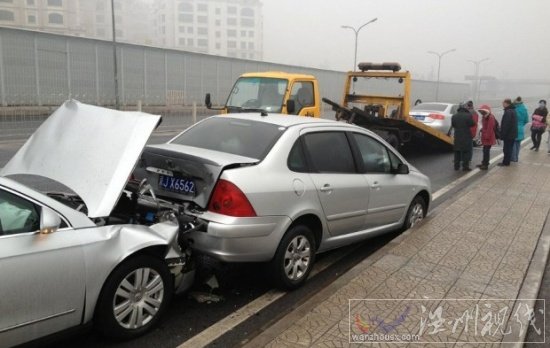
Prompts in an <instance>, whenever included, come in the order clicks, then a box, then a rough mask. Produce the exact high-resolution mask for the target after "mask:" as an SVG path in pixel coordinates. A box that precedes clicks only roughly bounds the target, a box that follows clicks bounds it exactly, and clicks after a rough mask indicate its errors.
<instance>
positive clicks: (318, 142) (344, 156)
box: [304, 132, 356, 173]
mask: <svg viewBox="0 0 550 348" xmlns="http://www.w3.org/2000/svg"><path fill="white" fill-rule="evenodd" d="M304 143H305V146H306V149H307V153H308V154H309V156H310V158H311V163H312V165H313V167H314V168H315V170H316V171H317V172H320V173H356V169H355V163H354V161H353V155H352V153H351V148H350V146H349V142H348V138H347V136H346V134H345V133H344V132H319V133H309V134H306V135H305V136H304Z"/></svg>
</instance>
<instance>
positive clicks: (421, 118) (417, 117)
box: [414, 115, 426, 121]
mask: <svg viewBox="0 0 550 348" xmlns="http://www.w3.org/2000/svg"><path fill="white" fill-rule="evenodd" d="M414 118H415V119H417V120H419V121H424V119H425V118H426V116H420V115H414Z"/></svg>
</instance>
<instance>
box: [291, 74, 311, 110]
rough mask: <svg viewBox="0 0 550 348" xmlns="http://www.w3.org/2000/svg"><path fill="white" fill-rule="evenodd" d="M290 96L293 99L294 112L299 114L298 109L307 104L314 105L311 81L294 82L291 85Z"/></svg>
mask: <svg viewBox="0 0 550 348" xmlns="http://www.w3.org/2000/svg"><path fill="white" fill-rule="evenodd" d="M290 98H291V99H292V100H294V101H295V105H296V109H295V110H294V114H296V115H297V114H299V113H300V111H301V110H302V109H303V108H305V107H308V106H314V105H315V102H314V101H315V98H314V97H313V83H311V82H295V83H294V84H293V85H292V91H291V92H290Z"/></svg>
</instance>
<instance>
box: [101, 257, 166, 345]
mask: <svg viewBox="0 0 550 348" xmlns="http://www.w3.org/2000/svg"><path fill="white" fill-rule="evenodd" d="M171 279H172V278H171V274H170V270H169V269H168V266H167V265H166V264H165V263H164V261H162V260H160V259H157V258H154V257H152V256H148V255H140V256H136V257H132V258H130V259H128V260H126V261H124V262H123V263H121V264H120V265H119V266H118V267H117V268H116V269H115V270H114V271H113V273H111V275H110V276H109V278H107V281H106V282H105V284H104V286H103V290H102V291H101V295H100V297H99V300H98V303H97V306H96V313H95V325H96V328H97V329H98V330H99V331H100V332H101V333H102V334H104V335H105V336H109V337H113V338H118V339H129V338H133V337H137V336H139V335H142V334H144V333H145V332H147V331H148V330H149V329H151V328H152V327H153V326H154V325H155V324H156V323H157V322H158V320H159V319H160V317H161V316H162V313H163V312H164V311H165V310H166V306H167V304H168V303H169V302H170V300H171V299H172V295H173V286H172V282H171Z"/></svg>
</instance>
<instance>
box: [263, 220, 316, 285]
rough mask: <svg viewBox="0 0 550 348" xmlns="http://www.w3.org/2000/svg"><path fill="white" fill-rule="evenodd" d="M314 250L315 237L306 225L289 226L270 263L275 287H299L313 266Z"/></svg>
mask: <svg viewBox="0 0 550 348" xmlns="http://www.w3.org/2000/svg"><path fill="white" fill-rule="evenodd" d="M315 250H316V249H315V239H314V238H313V233H312V232H311V230H310V229H309V228H308V227H306V226H303V225H298V226H294V227H292V228H290V229H289V230H288V231H287V233H286V234H285V236H284V237H283V239H282V240H281V242H280V243H279V247H278V248H277V252H276V253H275V257H274V258H273V260H272V261H271V265H270V267H271V269H272V271H273V274H274V277H275V278H274V281H275V284H276V285H277V287H279V288H282V289H285V290H293V289H296V288H298V287H300V286H301V285H302V284H303V283H304V282H305V281H306V279H307V277H308V276H309V273H310V272H311V269H312V268H313V263H314V262H315Z"/></svg>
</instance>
